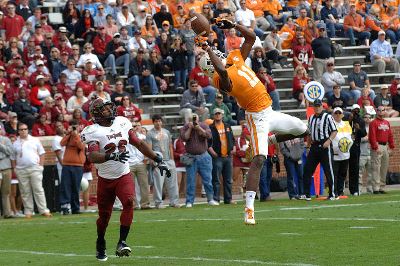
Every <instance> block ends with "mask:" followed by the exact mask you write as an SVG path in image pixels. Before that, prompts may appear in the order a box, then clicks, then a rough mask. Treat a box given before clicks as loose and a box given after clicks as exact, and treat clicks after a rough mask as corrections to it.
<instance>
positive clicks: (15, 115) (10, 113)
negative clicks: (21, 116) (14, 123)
mask: <svg viewBox="0 0 400 266" xmlns="http://www.w3.org/2000/svg"><path fill="white" fill-rule="evenodd" d="M8 116H9V117H17V113H14V112H9V113H8Z"/></svg>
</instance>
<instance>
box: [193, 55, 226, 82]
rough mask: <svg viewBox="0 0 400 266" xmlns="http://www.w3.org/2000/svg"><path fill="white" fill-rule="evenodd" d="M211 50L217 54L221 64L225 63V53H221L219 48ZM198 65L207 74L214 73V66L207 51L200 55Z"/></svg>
mask: <svg viewBox="0 0 400 266" xmlns="http://www.w3.org/2000/svg"><path fill="white" fill-rule="evenodd" d="M213 52H214V53H215V54H216V55H217V56H218V58H219V59H220V60H221V62H222V64H223V65H224V66H225V65H226V56H225V54H224V53H222V52H221V51H219V50H213ZM199 66H200V69H201V70H202V71H203V72H204V73H205V74H206V75H207V76H210V77H211V76H212V75H213V74H214V71H215V68H214V65H213V64H212V61H211V59H210V56H209V55H208V54H207V53H205V54H204V55H203V56H202V57H200V59H199Z"/></svg>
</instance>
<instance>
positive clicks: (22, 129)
mask: <svg viewBox="0 0 400 266" xmlns="http://www.w3.org/2000/svg"><path fill="white" fill-rule="evenodd" d="M25 130H28V128H20V129H18V131H25Z"/></svg>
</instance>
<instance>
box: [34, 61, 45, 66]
mask: <svg viewBox="0 0 400 266" xmlns="http://www.w3.org/2000/svg"><path fill="white" fill-rule="evenodd" d="M36 65H37V66H40V65H42V66H44V62H43V61H42V60H37V61H36Z"/></svg>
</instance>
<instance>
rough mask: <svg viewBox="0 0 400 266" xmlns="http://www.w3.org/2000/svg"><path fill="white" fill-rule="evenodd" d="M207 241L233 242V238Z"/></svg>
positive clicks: (208, 240) (209, 240)
mask: <svg viewBox="0 0 400 266" xmlns="http://www.w3.org/2000/svg"><path fill="white" fill-rule="evenodd" d="M204 241H206V242H231V241H232V240H231V239H207V240H204Z"/></svg>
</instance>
